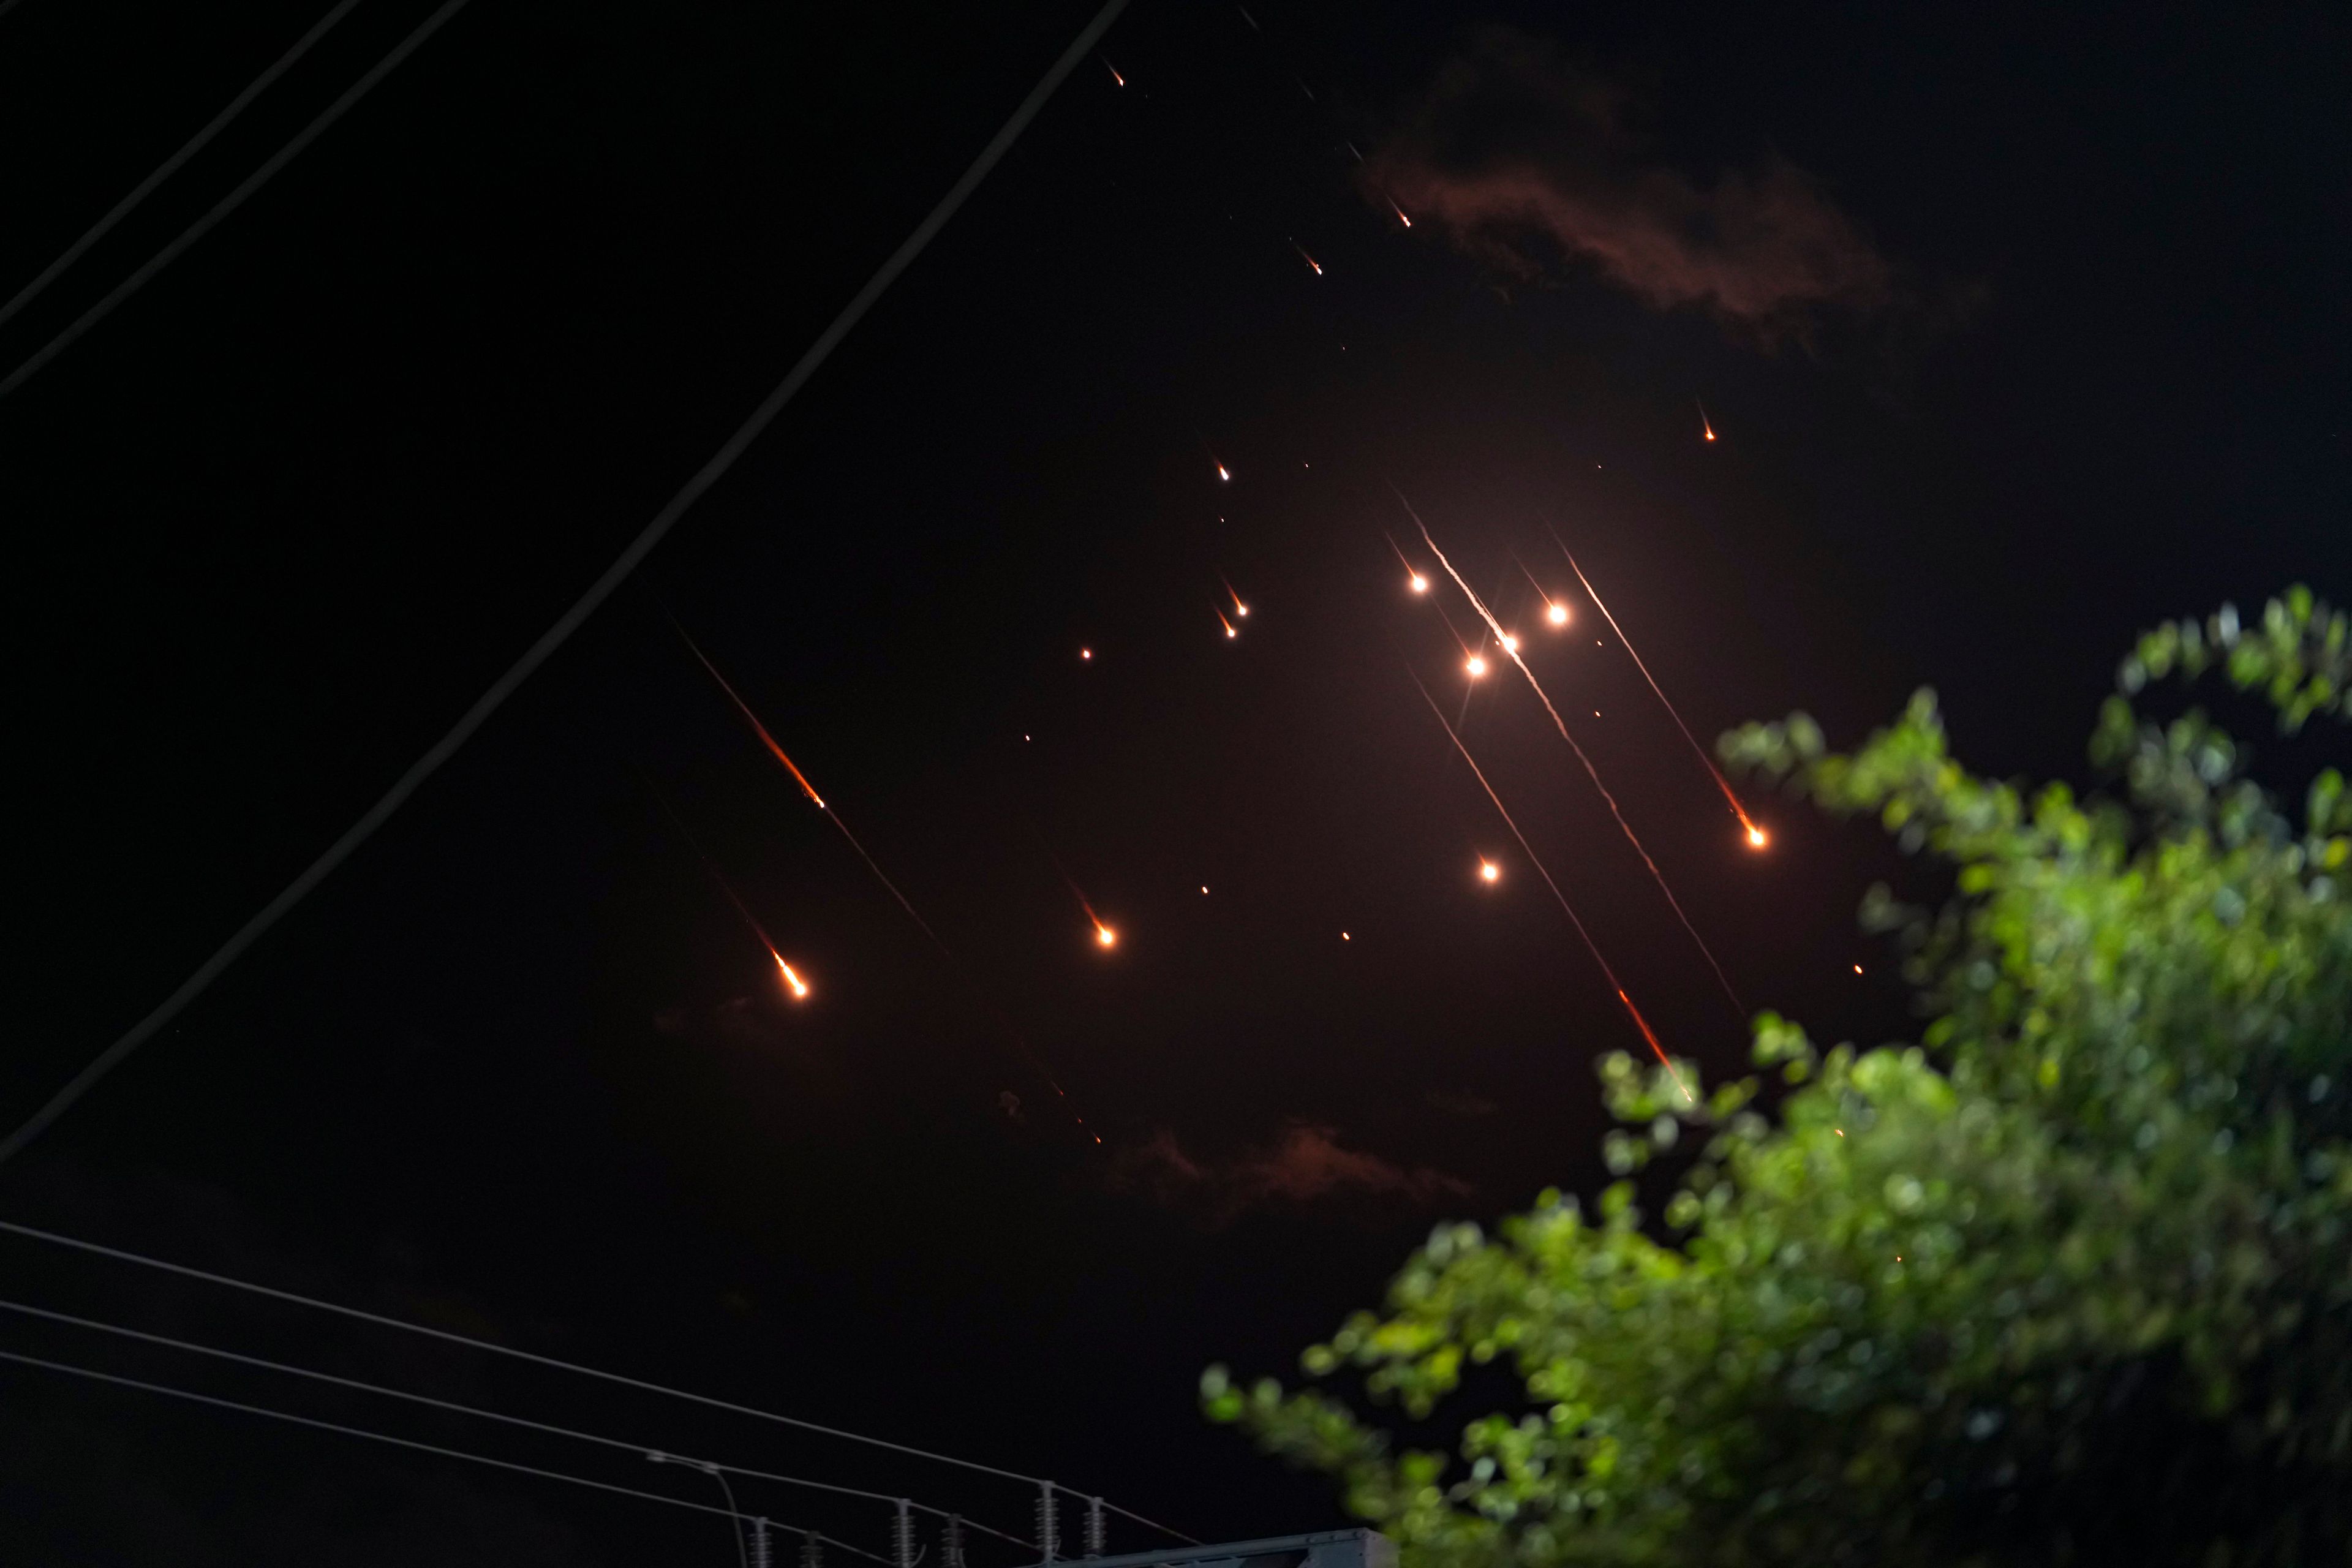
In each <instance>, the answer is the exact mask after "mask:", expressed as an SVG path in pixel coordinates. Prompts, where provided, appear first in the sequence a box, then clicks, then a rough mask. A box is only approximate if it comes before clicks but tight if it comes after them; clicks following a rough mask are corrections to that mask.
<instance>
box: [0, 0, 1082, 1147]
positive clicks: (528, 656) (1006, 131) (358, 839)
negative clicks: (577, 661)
mask: <svg viewBox="0 0 2352 1568" xmlns="http://www.w3.org/2000/svg"><path fill="white" fill-rule="evenodd" d="M465 3H466V0H448V3H447V4H446V5H443V6H442V8H441V9H440V10H438V11H436V12H435V13H434V14H433V17H432V18H430V19H428V20H427V22H426V23H425V28H420V29H419V30H418V32H417V33H415V34H412V35H411V36H410V37H409V39H408V41H407V42H405V43H404V44H403V45H402V46H401V47H402V48H408V47H412V46H413V45H414V44H415V43H418V42H421V41H422V40H423V34H424V33H425V29H426V28H431V27H435V26H439V25H440V23H441V21H443V20H446V18H447V17H448V16H450V15H451V14H452V13H453V12H454V11H455V10H456V9H457V7H458V6H460V5H464V4H465ZM1126 6H1127V0H1108V4H1106V5H1104V6H1103V8H1102V9H1101V10H1100V11H1098V12H1097V13H1096V14H1095V18H1094V20H1093V21H1091V22H1089V23H1087V26H1085V28H1084V29H1083V30H1081V31H1080V32H1079V34H1078V36H1077V38H1076V41H1074V42H1073V43H1072V44H1071V45H1070V47H1069V48H1068V49H1067V50H1066V51H1065V52H1064V54H1063V55H1062V58H1060V59H1058V60H1055V62H1054V65H1053V68H1051V69H1050V70H1048V71H1046V73H1045V79H1043V80H1042V81H1040V82H1038V84H1037V85H1036V86H1035V87H1034V88H1033V89H1030V93H1029V96H1028V97H1027V98H1025V99H1023V100H1021V106H1020V107H1019V108H1018V109H1015V110H1013V118H1012V119H1010V120H1008V121H1005V122H1004V126H1003V129H1002V130H1000V131H999V132H997V133H996V136H995V139H994V140H992V142H989V143H988V145H987V146H986V147H984V148H982V149H981V153H980V156H979V157H978V158H976V159H974V160H973V161H972V164H971V168H969V169H967V170H965V171H964V174H963V177H962V178H961V179H960V180H958V181H957V182H956V183H955V184H954V185H952V186H950V188H949V191H948V194H947V195H945V196H943V197H941V198H940V204H939V205H937V206H935V207H933V208H932V209H931V211H930V214H929V216H927V217H925V218H924V219H923V221H922V222H921V223H920V224H918V225H917V226H916V227H915V231H914V233H912V234H910V235H908V237H906V239H905V240H904V241H903V242H902V243H901V244H900V245H899V247H898V249H896V250H894V251H892V252H891V253H890V257H889V259H887V261H885V262H883V264H882V266H881V268H880V269H879V270H877V272H876V273H875V274H874V276H873V277H872V278H870V279H866V286H865V287H864V288H863V289H859V290H858V291H857V293H856V296H855V297H853V298H852V299H851V300H850V301H849V303H848V304H847V305H845V306H844V307H843V308H842V311H841V313H840V314H839V315H838V316H835V318H834V320H833V324H832V325H830V326H828V327H826V328H825V330H824V331H823V332H822V333H820V334H819V335H818V337H817V340H816V342H814V343H811V344H810V345H809V347H808V350H807V352H806V353H803V354H802V355H801V357H800V361H799V363H796V364H794V365H793V368H792V370H791V372H790V373H789V374H786V375H785V377H784V379H783V380H782V382H781V383H779V384H777V386H776V389H775V390H774V391H773V392H771V393H770V394H768V395H767V397H766V398H764V399H763V400H762V401H761V404H760V405H759V406H758V407H757V408H755V409H753V410H752V411H751V417H750V418H748V419H746V420H745V421H744V422H743V423H742V425H741V426H740V427H739V428H738V429H737V430H736V432H735V434H734V435H732V436H730V437H728V438H727V442H726V444H725V445H724V446H722V447H719V450H718V451H717V452H716V453H715V454H713V455H712V457H711V458H710V460H709V462H707V463H705V464H703V466H702V467H701V468H700V469H698V471H697V472H696V473H695V475H694V477H693V478H692V479H688V481H687V482H686V486H685V488H684V489H680V490H679V491H678V492H677V494H676V495H675V496H672V497H671V498H670V500H669V504H668V505H667V506H665V507H663V508H662V509H661V510H660V511H658V512H656V513H655V514H654V519H653V521H651V522H648V523H647V524H646V526H645V529H644V531H642V532H640V533H639V534H638V535H637V536H636V538H635V539H634V540H632V541H630V542H629V546H628V548H627V549H625V550H624V551H622V552H621V554H620V557H619V559H617V560H615V561H614V563H612V564H611V565H610V566H608V567H606V568H605V569H604V574H603V575H602V576H600V577H598V578H597V579H596V580H595V581H594V582H593V583H592V584H589V585H588V590H587V592H585V593H584V594H583V595H580V597H579V599H578V600H577V601H576V602H575V603H574V604H573V605H572V607H571V608H570V609H568V610H566V611H564V612H563V614H562V616H559V617H557V619H556V622H555V624H554V625H553V626H550V627H548V628H547V630H546V631H545V632H543V633H541V635H540V638H539V640H538V641H537V642H535V643H533V644H531V645H530V647H529V648H527V649H526V650H524V653H523V656H522V657H521V658H519V659H517V660H516V661H515V662H514V665H513V666H512V668H509V669H508V670H507V672H506V673H505V674H504V675H501V676H499V678H498V679H497V680H495V681H493V682H491V684H490V689H488V690H487V691H485V692H483V693H482V695H481V696H480V697H478V698H477V699H476V700H475V701H474V705H473V706H472V707H471V708H468V709H467V710H466V711H465V713H464V715H463V716H462V717H460V718H459V719H458V721H457V723H456V724H455V725H453V726H451V728H450V730H449V732H448V733H447V734H446V735H444V736H442V737H441V739H439V740H438V741H436V742H434V743H433V746H432V748H431V749H430V750H429V751H427V752H425V754H424V755H423V756H421V757H419V758H418V759H417V760H416V761H415V763H411V764H410V766H409V769H408V771H407V772H406V773H403V774H401V775H400V777H399V778H398V779H397V780H395V781H394V784H393V786H392V788H391V789H389V790H387V791H385V792H384V795H383V799H381V800H379V801H377V802H376V803H375V804H374V805H372V806H370V807H369V808H368V809H367V811H366V813H365V814H364V815H362V816H361V817H360V819H359V820H358V821H357V822H355V823H353V824H352V826H350V827H349V828H346V829H345V830H344V832H343V836H342V837H340V838H338V839H336V840H335V841H334V843H332V844H331V845H329V846H328V847H327V850H326V853H324V854H322V855H320V857H319V858H317V859H316V860H314V861H312V862H311V863H310V867H309V868H307V869H305V870H304V871H303V872H302V874H301V875H300V876H299V877H297V878H295V879H294V880H293V881H291V882H289V883H288V884H287V886H286V889H285V890H284V891H282V892H280V893H279V894H278V896H277V897H276V898H274V899H272V900H269V902H268V903H267V904H265V905H263V906H262V908H261V910H260V912H259V913H258V914H256V915H255V916H254V917H253V918H252V919H251V920H248V921H246V922H245V924H244V925H243V926H241V927H239V928H238V929H237V931H236V934H234V935H233V936H231V937H230V938H229V939H228V941H226V942H224V943H222V944H221V948H220V951H219V952H215V953H214V954H213V955H212V956H211V957H210V958H208V959H206V960H205V962H204V963H203V964H202V965H201V966H200V967H199V968H198V969H197V970H196V972H195V973H194V974H191V975H190V976H188V978H187V979H185V980H184V981H182V982H181V983H180V987H179V989H178V990H176V991H174V992H173V993H172V994H170V995H169V996H166V997H165V998H163V1002H162V1003H161V1004H159V1005H157V1006H156V1008H155V1009H154V1011H152V1012H151V1013H149V1014H148V1015H147V1016H145V1017H144V1018H142V1019H140V1020H139V1022H138V1023H136V1024H133V1025H132V1026H131V1028H130V1030H129V1031H128V1032H126V1033H125V1034H124V1035H123V1036H122V1037H121V1038H120V1039H118V1040H116V1041H115V1042H114V1044H112V1045H110V1046H109V1047H107V1048H106V1049H105V1050H104V1051H102V1052H100V1054H99V1056H98V1058H96V1059H95V1060H93V1061H92V1062H91V1063H90V1064H89V1066H88V1067H85V1068H82V1070H81V1071H80V1072H79V1073H77V1074H75V1075H74V1077H73V1078H72V1079H71V1080H69V1081H68V1083H67V1084H66V1086H65V1087H64V1088H63V1089H59V1090H58V1092H57V1093H56V1094H55V1095H54V1096H52V1097H51V1098H50V1100H49V1101H48V1103H47V1104H46V1105H44V1106H42V1107H41V1108H40V1109H39V1110H36V1111H35V1112H34V1113H33V1114H32V1115H31V1116H30V1117H29V1118H27V1119H26V1121H25V1124H24V1125H23V1126H21V1127H19V1128H17V1129H16V1131H14V1132H12V1133H10V1134H9V1135H8V1137H7V1139H6V1141H5V1142H0V1162H5V1161H7V1160H8V1159H10V1158H12V1157H13V1156H15V1155H16V1153H17V1152H19V1151H21V1150H22V1149H24V1147H25V1146H26V1144H28V1143H30V1142H32V1141H33V1140H34V1139H36V1138H37V1137H39V1136H40V1135H41V1133H42V1132H43V1131H46V1130H47V1128H48V1126H49V1124H50V1123H52V1122H54V1121H57V1119H58V1117H60V1116H62V1115H64V1114H65V1113H66V1111H67V1110H69V1109H70V1108H71V1107H72V1105H73V1103H74V1102H75V1101H76V1100H79V1099H80V1098H81V1097H82V1096H83V1095H84V1094H87V1093H88V1092H89V1088H90V1086H91V1085H92V1084H94V1083H96V1082H97V1081H98V1080H99V1079H101V1078H104V1077H105V1076H106V1075H107V1074H108V1073H110V1072H111V1071H113V1070H114V1068H116V1067H118V1066H120V1065H121V1062H122V1061H123V1059H124V1058H127V1057H129V1056H130V1055H131V1052H133V1051H135V1050H137V1049H138V1048H139V1047H141V1046H142V1045H144V1044H145V1043H146V1042H147V1041H148V1040H149V1039H150V1038H151V1037H153V1036H154V1035H155V1034H156V1032H157V1031H159V1030H161V1029H162V1028H163V1026H164V1025H166V1024H168V1023H170V1022H171V1021H172V1020H173V1018H175V1017H177V1016H179V1014H180V1011H181V1009H183V1008H184V1007H185V1006H186V1005H188V1004H189V1003H190V1002H192V1001H194V1000H195V998H196V997H197V996H199V995H201V994H203V993H204V991H205V988H206V987H207V986H209V985H211V984H212V983H213V982H214V981H215V980H216V979H218V978H219V977H220V975H221V973H222V972H223V971H224V970H226V969H227V968H228V966H229V965H230V964H232V963H236V960H237V958H238V957H239V956H240V955H241V954H243V953H244V952H245V950H246V949H247V948H248V947H251V946H252V945H253V944H254V942H256V941H257V940H258V939H259V938H260V936H261V934H262V933H263V932H264V931H268V929H269V928H270V927H271V926H274V925H276V924H277V923H278V921H279V920H280V919H282V918H283V917H284V916H285V914H286V912H287V911H288V910H291V909H292V908H293V907H294V906H295V905H296V904H299V903H300V902H301V901H302V900H303V899H304V898H305V897H306V896H307V895H308V894H309V893H310V889H313V888H315V887H317V886H318V885H319V884H320V883H321V882H323V881H325V880H326V879H327V878H328V877H329V876H330V875H331V874H332V873H333V872H334V870H335V868H337V867H338V866H341V864H342V863H343V862H344V861H345V860H346V859H348V858H350V857H351V854H352V851H353V850H355V849H357V848H358V847H360V846H361V845H362V844H364V843H366V842H367V840H368V839H369V838H370V837H372V836H373V834H374V832H375V830H376V829H377V828H379V827H381V826H383V824H384V823H385V822H386V821H387V820H388V819H389V818H390V817H391V816H392V814H393V813H394V812H395V811H398V810H399V809H400V807H401V805H402V804H403V803H404V802H405V801H406V800H407V799H408V797H409V796H410V795H414V794H415V792H416V787H417V786H418V785H419V784H423V783H424V782H425V780H426V779H428V778H430V777H432V776H433V774H434V773H436V771H438V769H439V768H440V766H441V764H442V763H446V762H447V761H448V760H449V759H450V758H451V757H452V756H454V755H456V754H457V748H458V747H460V746H462V745H464V744H465V743H466V742H467V740H468V739H470V738H471V737H472V735H473V733H474V731H477V730H478V729H480V728H481V727H482V725H483V723H484V722H485V721H487V720H488V718H489V716H490V715H491V714H492V713H494V712H496V711H498V710H499V706H500V705H501V704H502V703H504V702H505V701H506V700H507V699H508V698H509V697H510V696H512V695H513V694H514V692H515V689H516V688H518V687H520V685H522V683H523V682H524V681H525V680H527V679H530V675H531V672H532V671H533V670H536V669H537V668H539V667H540V666H541V665H542V664H544V663H546V662H547V659H548V658H549V656H551V654H553V653H554V652H555V650H556V649H557V648H559V647H562V646H563V644H564V643H565V642H566V641H568V640H569V639H570V637H571V636H572V633H573V632H576V631H578V630H579V629H580V626H581V625H582V623H583V622H585V621H586V620H587V619H588V617H589V616H591V615H593V614H594V613H595V610H596V607H597V606H598V605H602V604H603V603H604V601H605V600H606V599H607V598H609V597H610V596H611V595H612V593H613V591H614V589H615V588H618V587H619V586H620V585H621V584H622V583H623V582H625V580H627V578H628V576H629V574H631V573H632V572H635V570H636V569H637V566H638V563H641V562H642V561H644V560H645V558H646V556H647V555H649V554H651V553H652V552H653V549H654V546H655V545H656V544H659V543H660V542H661V541H662V537H663V536H664V535H665V534H667V533H668V532H669V531H670V529H671V528H672V527H674V526H675V525H676V524H677V520H678V519H679V518H681V517H683V516H685V515H686V512H687V510H688V508H690V507H692V506H693V505H694V503H695V502H696V501H698V500H700V499H701V498H702V495H703V493H704V492H705V491H707V490H709V489H710V487H711V486H713V485H715V484H717V483H718V482H719V479H720V477H721V476H723V475H724V474H725V473H726V472H727V470H728V469H730V468H733V467H734V466H735V461H736V459H737V458H740V457H741V456H742V455H743V453H744V451H745V450H746V449H747V448H749V447H751V443H752V442H753V441H754V440H757V439H758V438H759V436H760V434H761V431H763V430H765V429H766V428H767V427H768V426H769V425H770V424H771V423H772V422H773V421H774V419H775V417H776V416H777V415H779V414H781V413H782V412H783V409H784V405H786V404H788V403H790V402H791V401H792V400H793V396H794V395H795V394H797V393H798V392H799V391H800V389H801V387H802V386H803V384H806V382H807V381H808V379H809V377H810V376H812V375H814V374H816V370H817V367H818V366H819V365H822V364H823V363H824V362H825V360H826V359H828V358H829V357H831V355H832V353H833V351H834V350H835V348H837V347H839V346H840V344H841V341H842V340H843V339H844V338H845V337H847V336H848V335H849V331H850V329H851V328H853V327H855V326H856V324H857V323H858V321H860V320H861V319H862V318H863V317H864V316H865V314H866V311H867V310H871V309H873V307H874V302H875V301H876V300H879V299H880V298H881V297H882V295H883V292H884V291H885V290H886V289H888V288H889V287H890V285H891V284H892V283H893V282H895V281H897V279H898V275H899V274H900V273H902V272H904V271H905V270H906V269H907V268H908V267H909V266H910V265H912V264H913V262H914V259H915V258H916V257H918V256H919V255H921V254H922V252H923V249H924V247H926V246H928V245H929V244H930V242H931V239H932V237H934V236H935V235H937V234H938V233H939V232H940V229H941V228H943V227H945V226H947V221H948V219H949V218H950V217H952V216H955V212H956V209H957V208H958V207H961V205H963V204H964V200H965V198H966V197H968V196H970V195H971V193H972V192H973V191H974V190H976V189H978V188H979V186H980V183H981V181H982V180H983V179H985V178H987V176H988V173H989V171H990V170H992V169H993V168H994V167H995V166H996V164H997V162H998V160H999V159H1001V158H1003V156H1004V154H1005V152H1006V150H1007V149H1009V148H1010V147H1011V146H1012V145H1013V142H1014V141H1015V140H1016V139H1018V138H1019V136H1020V134H1021V132H1023V131H1024V130H1025V129H1026V128H1027V127H1028V124H1029V121H1032V120H1034V119H1035V118H1036V116H1037V111H1038V110H1040V109H1042V108H1044V107H1045V100H1047V99H1048V98H1050V97H1051V96H1053V92H1054V89H1055V88H1056V87H1058V86H1060V85H1061V82H1062V79H1063V78H1065V77H1066V76H1068V75H1069V74H1070V72H1071V71H1072V70H1073V69H1074V68H1076V66H1077V64H1078V62H1079V61H1080V60H1083V59H1085V58H1087V54H1088V53H1089V52H1090V51H1092V49H1093V48H1094V47H1095V43H1096V41H1097V39H1099V38H1100V37H1102V35H1103V34H1104V32H1106V31H1107V30H1108V28H1109V26H1110V25H1111V23H1112V21H1113V20H1115V19H1116V18H1117V17H1118V14H1119V12H1121V11H1122V10H1124V9H1126ZM398 52H399V51H398V50H395V51H394V53H395V54H396V53H398ZM386 58H387V59H390V57H386ZM394 63H397V62H396V61H395V62H394ZM384 68H386V67H384V66H382V65H380V66H379V67H378V70H379V71H381V70H383V69H384ZM349 97H350V95H349V94H346V95H345V100H348V99H349ZM338 101H339V102H341V101H344V100H338ZM330 112H334V111H333V110H331V111H330ZM317 123H318V122H317V121H314V122H313V124H314V126H315V125H316V124H317ZM306 134H307V132H306ZM281 156H282V154H281ZM250 183H251V182H248V184H250ZM240 188H241V189H242V188H243V187H240ZM220 210H221V209H219V208H215V212H218V211H220ZM192 232H193V231H192ZM182 238H183V239H185V238H186V236H183V237H182ZM148 265H149V267H150V268H152V267H153V266H155V263H153V262H150V263H149V264H148ZM119 292H120V290H118V293H119ZM48 352H49V351H48V350H46V349H45V350H43V351H42V353H48ZM17 374H18V375H19V376H21V375H23V374H25V372H24V371H22V370H19V372H18V373H17ZM15 379H16V378H15V377H12V378H11V380H10V382H9V383H7V384H0V393H5V391H7V390H8V387H9V386H10V385H13V384H14V383H15Z"/></svg>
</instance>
